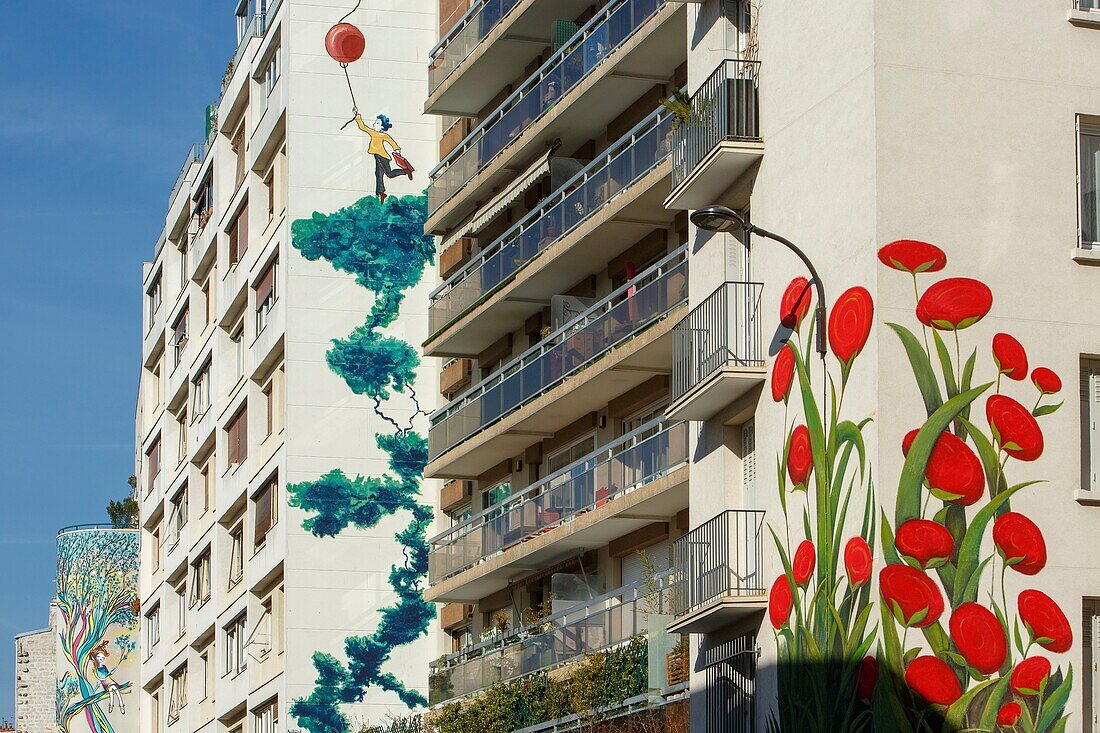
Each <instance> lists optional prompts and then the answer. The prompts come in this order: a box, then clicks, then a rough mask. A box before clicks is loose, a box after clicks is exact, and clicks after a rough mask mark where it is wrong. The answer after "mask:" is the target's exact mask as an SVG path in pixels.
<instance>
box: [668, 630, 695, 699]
mask: <svg viewBox="0 0 1100 733" xmlns="http://www.w3.org/2000/svg"><path fill="white" fill-rule="evenodd" d="M690 664H691V655H690V653H689V651H688V637H687V635H686V634H682V635H681V636H680V640H679V641H678V642H676V645H675V646H673V647H672V651H670V652H669V653H668V654H666V655H665V673H666V681H667V682H668V686H669V687H672V686H673V685H678V684H680V683H681V682H687V681H688V677H689V676H690V674H691V667H690Z"/></svg>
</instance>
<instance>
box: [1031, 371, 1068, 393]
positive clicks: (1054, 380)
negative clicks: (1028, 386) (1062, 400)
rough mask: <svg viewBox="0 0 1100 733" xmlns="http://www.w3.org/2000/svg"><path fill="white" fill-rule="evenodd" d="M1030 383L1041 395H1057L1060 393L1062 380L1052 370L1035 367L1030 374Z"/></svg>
mask: <svg viewBox="0 0 1100 733" xmlns="http://www.w3.org/2000/svg"><path fill="white" fill-rule="evenodd" d="M1031 383H1032V384H1034V385H1035V388H1036V389H1038V390H1039V391H1040V392H1042V393H1043V394H1057V393H1058V392H1061V391H1062V380H1061V378H1060V377H1059V376H1058V375H1057V374H1055V373H1054V372H1053V371H1052V370H1050V369H1047V368H1046V367H1037V368H1036V369H1035V371H1033V372H1032V373H1031Z"/></svg>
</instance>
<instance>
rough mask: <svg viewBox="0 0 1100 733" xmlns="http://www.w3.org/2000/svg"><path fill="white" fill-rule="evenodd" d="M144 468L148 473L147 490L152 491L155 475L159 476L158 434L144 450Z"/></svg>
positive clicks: (155, 480)
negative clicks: (147, 448)
mask: <svg viewBox="0 0 1100 733" xmlns="http://www.w3.org/2000/svg"><path fill="white" fill-rule="evenodd" d="M145 470H146V472H147V474H148V477H149V479H148V485H147V486H146V490H147V491H152V490H153V487H154V486H155V485H156V482H157V476H160V436H159V435H158V436H157V437H156V438H155V439H154V440H153V444H152V445H151V446H149V450H147V451H145Z"/></svg>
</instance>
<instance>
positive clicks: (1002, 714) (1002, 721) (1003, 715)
mask: <svg viewBox="0 0 1100 733" xmlns="http://www.w3.org/2000/svg"><path fill="white" fill-rule="evenodd" d="M1022 714H1023V710H1022V709H1021V708H1020V703H1018V702H1006V703H1005V704H1004V705H1002V706H1001V709H1000V710H998V711H997V725H1003V726H1008V727H1011V726H1013V725H1016V723H1017V722H1018V721H1019V720H1020V716H1021V715H1022Z"/></svg>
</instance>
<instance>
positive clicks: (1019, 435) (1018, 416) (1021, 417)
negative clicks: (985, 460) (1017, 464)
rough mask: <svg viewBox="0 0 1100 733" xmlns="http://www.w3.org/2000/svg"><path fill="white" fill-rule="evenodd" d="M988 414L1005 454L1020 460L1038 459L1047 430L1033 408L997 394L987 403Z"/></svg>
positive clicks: (986, 412) (986, 413)
mask: <svg viewBox="0 0 1100 733" xmlns="http://www.w3.org/2000/svg"><path fill="white" fill-rule="evenodd" d="M985 416H986V419H987V420H988V421H989V427H990V428H992V429H993V434H994V437H995V438H996V440H997V443H998V444H999V445H1000V447H1001V449H1002V450H1004V452H1005V453H1007V454H1008V455H1010V456H1012V457H1013V458H1015V459H1016V460H1018V461H1034V460H1036V459H1037V458H1039V456H1041V455H1043V431H1042V430H1040V429H1039V423H1038V421H1036V420H1035V417H1034V416H1033V415H1032V414H1031V411H1030V410H1028V409H1027V408H1026V407H1024V406H1023V405H1021V404H1020V403H1019V402H1017V401H1016V400H1014V399H1012V398H1011V397H1008V396H1007V395H1001V394H995V395H993V396H991V397H990V398H989V399H988V400H986V402H985Z"/></svg>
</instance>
